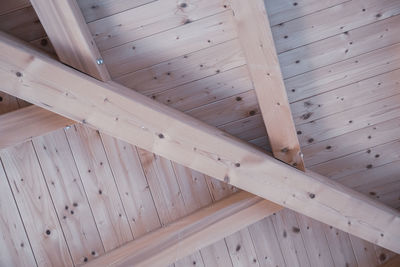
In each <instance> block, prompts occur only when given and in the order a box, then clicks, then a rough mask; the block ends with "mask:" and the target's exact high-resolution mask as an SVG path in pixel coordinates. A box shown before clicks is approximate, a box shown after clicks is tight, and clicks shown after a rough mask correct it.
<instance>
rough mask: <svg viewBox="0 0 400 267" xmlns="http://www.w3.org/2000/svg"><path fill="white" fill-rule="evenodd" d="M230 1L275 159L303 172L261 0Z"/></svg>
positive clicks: (290, 115) (273, 45) (288, 106)
mask: <svg viewBox="0 0 400 267" xmlns="http://www.w3.org/2000/svg"><path fill="white" fill-rule="evenodd" d="M230 2H231V7H232V9H233V11H234V17H235V22H236V29H237V31H238V37H239V40H240V43H241V45H242V48H243V51H244V54H245V57H246V61H247V66H248V68H249V71H250V74H251V78H252V80H253V84H254V89H255V91H256V94H257V98H258V103H259V106H260V109H261V114H262V117H263V120H264V123H265V126H266V128H267V132H268V137H269V140H270V144H271V147H272V152H273V154H274V157H275V158H278V159H280V160H281V161H283V162H286V163H288V164H290V165H293V166H295V167H296V168H298V169H300V170H303V171H304V162H303V158H302V156H301V155H302V154H301V151H300V144H299V140H298V138H297V134H296V129H295V127H294V123H293V118H292V113H291V111H290V105H289V101H288V98H287V94H286V89H285V85H284V83H283V78H282V73H281V70H280V66H279V61H278V56H277V54H276V50H275V44H274V40H273V37H272V32H271V30H270V26H269V21H268V17H267V14H266V10H265V7H264V1H262V0H253V1H242V0H230Z"/></svg>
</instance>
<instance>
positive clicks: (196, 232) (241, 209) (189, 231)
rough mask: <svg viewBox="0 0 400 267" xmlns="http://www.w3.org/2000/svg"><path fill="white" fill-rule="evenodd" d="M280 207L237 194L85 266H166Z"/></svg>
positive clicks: (246, 194) (244, 193)
mask: <svg viewBox="0 0 400 267" xmlns="http://www.w3.org/2000/svg"><path fill="white" fill-rule="evenodd" d="M280 209H281V207H280V206H279V205H276V204H274V203H272V202H270V201H267V200H263V199H261V198H259V197H256V196H254V195H252V194H250V193H247V192H240V193H236V194H234V195H232V196H230V197H228V198H226V199H223V200H221V201H219V202H216V203H215V204H212V205H210V206H209V207H206V208H203V209H201V210H199V211H197V212H195V213H193V214H191V215H189V216H187V217H184V218H182V219H180V220H178V221H176V222H174V223H172V224H170V225H168V226H167V227H164V228H161V229H159V230H156V231H154V232H152V233H150V234H147V235H145V236H143V237H142V238H139V239H137V240H135V241H132V242H130V243H128V244H126V245H124V246H122V247H120V248H117V249H115V250H113V251H111V252H109V253H107V254H105V255H104V256H101V257H99V258H97V259H95V260H93V261H91V262H89V263H88V264H86V265H85V266H167V265H169V264H172V263H174V262H175V261H177V260H179V259H181V258H183V257H185V256H187V255H190V254H192V253H194V252H196V251H197V250H198V249H199V248H200V247H205V246H207V245H210V244H213V243H214V242H217V241H218V240H221V239H222V238H224V237H226V236H229V235H231V234H233V233H235V232H237V231H238V230H240V229H242V228H245V227H247V226H249V225H251V224H253V223H255V222H257V221H259V220H261V219H263V218H265V217H267V216H269V215H272V214H273V213H274V212H277V211H279V210H280Z"/></svg>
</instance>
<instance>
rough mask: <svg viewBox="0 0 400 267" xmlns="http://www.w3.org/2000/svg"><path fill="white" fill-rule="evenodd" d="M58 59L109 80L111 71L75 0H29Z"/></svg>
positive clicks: (101, 78) (91, 74)
mask: <svg viewBox="0 0 400 267" xmlns="http://www.w3.org/2000/svg"><path fill="white" fill-rule="evenodd" d="M31 3H32V6H33V8H34V9H35V11H36V13H37V15H38V17H39V19H40V22H41V23H42V25H43V27H44V29H45V30H46V33H47V35H48V37H49V39H50V41H51V43H52V45H53V47H54V49H55V50H56V53H57V56H58V58H59V59H60V61H61V62H63V63H65V64H67V65H69V66H71V67H74V68H75V69H78V70H80V71H82V72H84V73H86V74H89V75H90V76H92V77H94V78H96V79H98V80H101V81H109V80H110V74H109V73H108V71H107V68H106V66H105V64H104V62H103V60H102V58H101V55H100V52H99V50H98V49H97V46H96V43H95V42H94V40H93V37H92V34H91V33H90V31H89V28H88V27H87V25H86V22H85V19H84V17H83V15H82V12H81V10H80V8H79V6H78V4H77V2H76V1H75V0H72V1H66V0H52V1H48V0H31Z"/></svg>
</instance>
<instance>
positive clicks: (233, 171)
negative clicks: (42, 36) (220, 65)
mask: <svg viewBox="0 0 400 267" xmlns="http://www.w3.org/2000/svg"><path fill="white" fill-rule="evenodd" d="M0 81H1V83H0V88H1V90H3V91H5V92H6V93H8V94H11V95H14V96H16V97H19V98H22V99H24V100H26V101H29V102H31V103H33V104H36V105H39V106H41V107H43V108H46V109H48V110H51V111H53V112H56V113H58V114H62V115H63V116H66V117H68V118H70V119H73V120H75V121H79V122H82V123H84V124H86V125H88V126H91V127H94V128H97V129H99V130H101V131H102V132H104V133H106V134H109V135H112V136H114V137H116V138H119V139H121V140H124V141H126V142H128V143H131V144H133V145H137V146H139V147H141V148H143V149H145V150H148V151H151V152H154V153H156V154H158V155H160V156H163V157H165V158H167V159H170V160H172V161H175V162H177V163H179V164H182V165H184V166H186V167H189V168H192V169H194V170H197V171H199V172H202V173H204V174H206V175H209V176H211V177H215V178H217V179H219V180H222V181H225V182H227V183H230V184H232V185H234V186H236V187H238V188H241V189H243V190H245V191H248V192H251V193H253V194H256V195H258V196H260V197H263V198H265V199H269V200H271V201H273V202H275V203H278V204H280V205H283V206H285V207H288V208H290V209H293V210H295V211H298V212H300V213H303V214H305V215H307V216H309V217H312V218H314V219H316V220H319V221H321V222H324V223H326V224H329V225H332V226H334V227H336V228H338V229H341V230H343V231H346V232H348V233H351V234H353V235H355V236H358V237H360V238H363V239H365V240H368V241H370V242H372V243H374V244H377V245H380V246H382V247H385V248H387V249H390V250H393V251H395V252H399V251H400V232H399V231H398V229H400V213H399V212H398V211H396V210H394V209H391V208H389V207H387V206H385V205H383V204H381V203H379V202H376V201H374V200H372V199H370V198H368V197H367V196H364V195H362V194H361V193H358V192H356V191H353V190H351V189H348V188H346V187H344V186H342V185H340V184H338V183H336V182H334V181H331V180H329V179H328V178H326V177H322V176H320V175H317V174H315V173H311V172H306V173H303V172H301V171H298V170H296V169H294V168H292V167H290V166H287V165H286V164H284V163H282V162H280V161H279V160H276V159H274V158H272V157H271V156H269V155H267V154H265V153H263V152H262V151H260V150H258V149H256V148H254V147H252V146H250V145H248V144H246V143H244V142H241V141H240V140H238V139H236V138H234V137H232V136H230V135H228V134H227V133H225V132H222V131H220V130H218V129H216V128H214V127H211V126H209V125H206V124H204V123H202V122H200V121H198V120H196V119H194V118H191V117H189V116H187V115H185V114H183V113H182V112H179V111H176V110H173V109H171V108H169V107H166V106H164V105H162V104H159V103H157V102H155V101H154V100H152V99H149V98H147V97H145V96H143V95H141V94H139V93H137V92H134V91H132V90H130V89H128V88H126V87H123V86H121V85H118V84H115V83H113V82H108V83H104V82H100V81H98V80H95V79H93V78H91V77H89V76H87V75H84V74H82V73H80V72H78V71H76V70H74V69H71V68H69V67H67V66H65V65H63V64H61V63H59V62H57V61H55V60H53V59H51V58H49V57H48V56H46V55H44V54H43V53H40V52H38V51H35V50H33V49H31V48H29V47H28V46H26V45H25V44H22V43H20V42H18V41H17V40H15V39H13V38H11V37H9V36H7V35H5V34H1V35H0ZM83 88H84V89H85V90H82V89H83Z"/></svg>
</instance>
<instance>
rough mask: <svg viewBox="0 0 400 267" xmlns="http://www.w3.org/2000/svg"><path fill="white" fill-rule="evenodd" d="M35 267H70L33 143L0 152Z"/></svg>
mask: <svg viewBox="0 0 400 267" xmlns="http://www.w3.org/2000/svg"><path fill="white" fill-rule="evenodd" d="M0 157H1V160H2V162H3V166H4V169H5V172H6V174H7V177H8V180H9V183H10V185H11V189H12V192H13V195H14V197H15V200H16V202H17V205H18V209H19V212H20V214H21V218H22V220H23V221H24V223H25V224H24V226H25V229H26V232H27V234H28V237H29V242H30V244H31V246H32V250H33V254H34V255H35V259H36V262H37V265H38V266H50V265H54V266H73V262H72V259H71V255H70V253H69V249H68V247H67V244H66V242H65V239H64V234H63V231H62V229H61V226H60V223H59V218H58V217H57V213H56V211H55V209H54V206H53V203H52V199H51V197H50V194H49V191H48V189H47V185H46V182H45V180H44V177H43V173H42V170H41V168H40V165H39V162H38V159H37V157H36V154H35V151H34V149H33V146H32V142H26V143H23V144H21V145H18V146H14V147H12V148H7V149H3V150H1V151H0Z"/></svg>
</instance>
